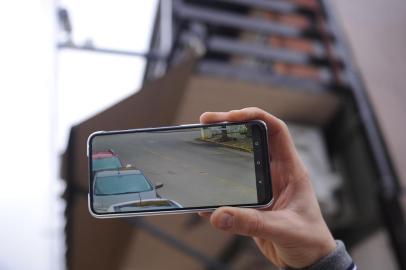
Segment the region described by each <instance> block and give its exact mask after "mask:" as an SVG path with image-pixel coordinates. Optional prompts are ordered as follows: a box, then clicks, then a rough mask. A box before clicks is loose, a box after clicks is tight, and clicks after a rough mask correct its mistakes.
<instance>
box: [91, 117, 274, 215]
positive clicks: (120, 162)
mask: <svg viewBox="0 0 406 270" xmlns="http://www.w3.org/2000/svg"><path fill="white" fill-rule="evenodd" d="M261 134H262V133H261V129H260V127H259V125H258V126H257V124H253V123H250V122H248V123H244V124H227V125H226V124H223V125H208V126H200V127H195V126H189V127H175V128H161V129H159V128H158V129H150V130H134V131H123V132H107V133H101V134H99V135H95V136H93V137H92V138H91V139H90V147H89V149H90V153H91V154H90V156H89V160H90V164H89V165H90V169H91V175H90V177H91V179H90V180H91V181H90V191H91V195H92V196H91V204H92V210H93V211H94V212H95V213H97V214H103V213H133V212H145V211H148V212H150V211H171V210H176V209H199V208H211V207H217V206H222V205H231V206H235V205H239V206H241V205H247V206H248V205H258V204H261V203H264V201H265V200H267V199H269V197H270V196H269V194H268V195H266V194H265V193H266V192H265V191H264V189H265V182H266V181H269V179H268V180H267V179H266V178H268V177H267V175H266V174H268V175H269V172H268V171H267V168H265V169H264V167H265V166H268V167H269V165H268V163H267V162H264V160H266V156H265V155H264V154H267V152H266V153H264V149H263V148H264V146H265V147H267V144H266V136H265V139H264V138H263V137H264V136H261ZM262 135H263V134H262ZM265 144H266V145H265ZM266 186H267V187H268V188H269V186H270V185H266ZM268 193H269V192H268Z"/></svg>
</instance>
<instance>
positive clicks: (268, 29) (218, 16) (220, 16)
mask: <svg viewBox="0 0 406 270" xmlns="http://www.w3.org/2000/svg"><path fill="white" fill-rule="evenodd" d="M174 12H175V14H176V15H177V16H178V17H179V18H181V19H186V20H191V21H201V22H204V23H206V24H209V25H214V26H223V27H230V28H236V29H238V30H247V31H252V32H258V33H264V34H277V35H280V36H286V37H296V38H303V37H307V38H320V33H319V31H318V30H317V29H308V30H302V29H299V28H297V27H293V26H289V25H284V24H280V23H276V22H273V21H270V20H266V19H261V18H255V17H254V18H253V17H250V16H247V15H240V14H235V13H232V12H227V11H219V10H216V9H213V8H205V7H201V6H194V5H190V4H185V3H183V2H182V1H175V2H174ZM329 38H332V37H331V36H329Z"/></svg>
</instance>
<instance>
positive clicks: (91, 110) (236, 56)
mask: <svg viewBox="0 0 406 270" xmlns="http://www.w3.org/2000/svg"><path fill="white" fill-rule="evenodd" d="M404 14H406V3H405V2H404V1H401V0H388V1H375V0H374V1H367V0H360V1H356V2H354V1H349V0H340V1H338V0H161V1H158V0H150V1H127V0H122V1H111V0H104V1H92V0H88V1H78V0H59V1H55V0H41V1H40V0H30V1H27V0H15V1H3V2H0V33H1V43H0V72H1V73H0V74H1V76H0V104H1V105H0V110H1V114H0V119H1V122H0V123H1V124H2V128H1V131H2V132H1V141H2V147H1V151H2V155H1V156H0V159H1V164H2V166H1V169H2V170H1V171H2V176H1V177H0V183H1V186H2V188H1V189H0V198H1V203H0V211H1V213H2V218H1V222H0V269H161V268H165V269H274V268H272V266H271V265H270V264H269V263H268V262H267V261H266V260H265V259H264V258H263V257H262V255H261V254H260V252H259V251H258V250H257V249H256V247H255V245H254V243H253V241H252V240H251V239H248V238H245V237H239V236H232V235H230V234H226V233H222V232H219V231H215V230H213V229H212V228H211V227H210V226H209V224H207V222H206V221H205V220H202V219H201V218H200V217H198V216H197V215H189V214H188V215H174V216H161V217H147V218H132V219H120V220H97V219H94V218H92V217H90V215H89V212H88V210H87V192H88V188H87V181H88V180H87V163H86V139H87V136H88V135H89V134H90V133H92V132H93V131H96V130H110V129H128V128H138V127H152V126H161V125H173V124H182V123H194V122H197V121H198V117H199V115H200V114H201V113H202V112H204V111H208V110H210V111H216V110H220V111H222V110H230V109H236V108H242V107H247V106H258V107H261V108H263V109H265V110H267V111H269V112H271V113H273V114H275V115H277V116H278V117H280V118H282V119H283V120H285V121H286V122H287V123H288V125H289V128H290V131H291V133H292V135H293V138H294V141H295V144H296V146H297V148H298V150H299V154H300V155H301V157H302V158H303V160H304V162H305V164H306V166H307V167H308V168H309V171H310V175H311V178H312V181H313V184H314V187H315V191H316V194H317V198H318V200H319V202H320V205H321V208H322V212H323V215H324V217H325V218H326V220H327V223H328V225H329V227H330V228H331V230H332V232H333V234H334V236H335V237H336V238H339V239H342V240H344V241H345V243H346V244H347V246H348V249H349V251H350V253H351V255H352V256H353V257H354V260H355V262H356V263H357V264H358V266H359V268H360V269H406V256H405V255H406V225H405V217H406V211H405V209H406V197H405V194H404V188H405V186H406V166H405V164H406V163H405V162H406V144H405V142H404V138H406V128H405V125H404V124H403V123H404V119H403V118H404V116H405V115H406V105H405V101H406V92H405V91H404V88H405V87H406V76H405V75H406V64H405V63H406V53H405V48H406V32H405V31H404V29H405V27H406V17H405V16H404ZM28 154H30V155H31V156H28Z"/></svg>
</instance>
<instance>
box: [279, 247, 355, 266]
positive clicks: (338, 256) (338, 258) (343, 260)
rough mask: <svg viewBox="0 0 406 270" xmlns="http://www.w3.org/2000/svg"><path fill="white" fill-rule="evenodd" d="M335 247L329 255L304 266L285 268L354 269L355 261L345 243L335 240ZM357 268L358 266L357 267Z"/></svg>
mask: <svg viewBox="0 0 406 270" xmlns="http://www.w3.org/2000/svg"><path fill="white" fill-rule="evenodd" d="M334 243H335V248H334V249H333V250H332V251H331V252H330V253H328V254H327V255H325V256H323V257H321V258H320V259H319V260H318V261H316V262H315V263H313V264H311V265H310V266H307V267H304V268H290V267H287V268H285V270H299V269H300V270H324V269H329V270H347V269H353V268H354V263H353V261H352V259H351V257H350V255H349V254H348V253H347V251H346V249H345V246H344V243H343V242H342V241H340V240H337V241H334ZM355 269H356V268H355Z"/></svg>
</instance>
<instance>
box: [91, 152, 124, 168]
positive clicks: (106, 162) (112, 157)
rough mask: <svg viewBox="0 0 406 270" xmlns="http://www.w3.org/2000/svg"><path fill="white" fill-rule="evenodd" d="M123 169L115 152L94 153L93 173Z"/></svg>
mask: <svg viewBox="0 0 406 270" xmlns="http://www.w3.org/2000/svg"><path fill="white" fill-rule="evenodd" d="M122 167H123V164H122V163H121V160H120V158H119V157H118V155H117V154H116V153H114V151H113V150H111V149H109V150H107V151H99V152H94V153H93V154H92V169H93V171H102V170H115V169H120V168H122Z"/></svg>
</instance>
